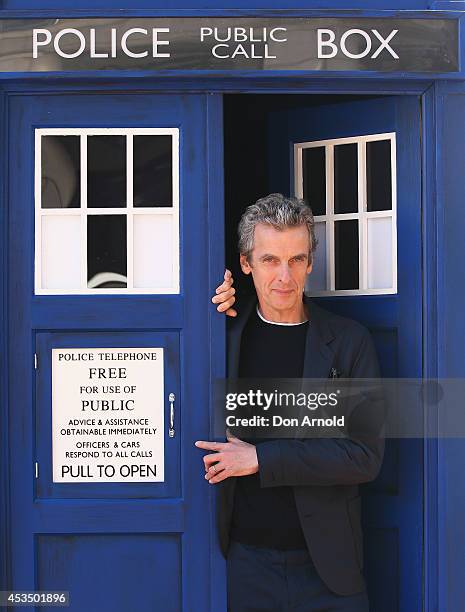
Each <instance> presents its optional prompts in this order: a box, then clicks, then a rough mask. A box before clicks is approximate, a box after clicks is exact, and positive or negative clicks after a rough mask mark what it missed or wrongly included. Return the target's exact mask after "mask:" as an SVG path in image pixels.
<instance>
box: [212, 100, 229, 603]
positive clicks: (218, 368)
mask: <svg viewBox="0 0 465 612" xmlns="http://www.w3.org/2000/svg"><path fill="white" fill-rule="evenodd" d="M207 106H208V141H207V146H208V157H209V159H210V160H212V163H210V164H209V165H208V170H207V171H208V231H209V234H210V236H211V238H210V240H209V247H210V250H209V292H208V294H209V295H214V293H215V289H216V287H217V286H218V285H219V284H220V280H219V279H221V278H222V277H223V274H224V267H225V266H224V261H225V252H224V167H223V163H222V160H223V156H224V141H223V97H222V96H221V95H217V94H210V95H209V96H208V97H207ZM209 319H210V328H209V344H210V347H211V351H210V405H211V406H213V389H214V385H213V384H212V383H213V381H214V380H215V379H219V378H225V377H226V321H225V317H224V315H223V314H220V313H218V312H217V311H216V307H215V306H213V305H211V306H210V308H209ZM209 433H210V437H209V439H210V440H213V439H214V435H213V412H212V413H211V417H210V431H209ZM212 488H214V487H212ZM210 493H211V494H212V495H211V503H210V516H211V518H212V520H211V523H210V540H211V542H214V543H215V545H214V546H212V547H211V549H210V569H209V575H210V579H211V584H212V585H215V586H214V588H212V589H211V597H210V602H211V603H210V606H211V610H218V611H222V610H225V606H226V563H225V560H224V557H223V555H222V553H221V551H220V548H219V541H218V529H217V524H216V496H215V495H214V494H215V493H216V491H211V492H210Z"/></svg>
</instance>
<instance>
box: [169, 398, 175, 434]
mask: <svg viewBox="0 0 465 612" xmlns="http://www.w3.org/2000/svg"><path fill="white" fill-rule="evenodd" d="M175 399H176V396H175V394H174V393H170V394H169V396H168V401H169V403H170V428H169V431H168V435H169V437H170V438H174V400H175Z"/></svg>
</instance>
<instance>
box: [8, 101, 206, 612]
mask: <svg viewBox="0 0 465 612" xmlns="http://www.w3.org/2000/svg"><path fill="white" fill-rule="evenodd" d="M9 133H10V139H9V330H10V337H9V347H10V349H9V351H10V352H9V367H10V370H9V371H10V374H9V397H10V406H9V448H10V461H9V488H10V495H11V514H10V557H9V564H10V573H11V587H12V588H14V589H17V590H18V589H23V590H24V589H26V590H33V589H36V590H49V591H50V590H59V591H69V595H70V609H71V610H76V611H78V612H81V611H82V610H87V611H89V612H90V611H95V612H103V611H105V610H108V611H110V610H111V611H112V612H117V611H121V612H127V610H138V611H140V612H142V611H144V610H145V611H147V612H148V611H150V612H152V611H153V610H164V611H179V610H209V609H210V605H211V604H210V601H214V600H215V592H214V590H215V585H212V584H210V581H209V575H210V572H209V567H210V550H211V549H212V544H211V542H210V533H213V532H212V531H211V524H210V522H211V513H210V511H209V503H210V502H209V498H208V493H209V491H208V490H207V488H206V486H205V481H204V478H203V473H202V471H203V470H202V463H201V458H200V455H199V452H198V450H197V449H196V448H195V447H194V444H193V443H194V441H195V440H196V439H203V438H205V437H206V436H208V433H207V432H208V388H209V387H208V385H209V359H210V355H209V347H208V343H207V342H205V338H206V337H208V324H209V323H208V311H209V298H208V295H209V291H208V277H207V273H208V265H207V262H208V240H209V236H208V233H207V223H206V214H207V204H208V189H207V166H208V159H207V157H208V151H207V149H208V147H207V142H208V139H207V101H206V97H205V96H201V95H183V96H176V95H154V94H121V95H120V94H112V95H55V96H51V95H34V96H28V95H21V96H17V97H14V98H12V101H11V108H10V132H9ZM194 271H195V274H194ZM216 276H217V274H216Z"/></svg>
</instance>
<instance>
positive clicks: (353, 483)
mask: <svg viewBox="0 0 465 612" xmlns="http://www.w3.org/2000/svg"><path fill="white" fill-rule="evenodd" d="M304 300H305V303H306V304H307V305H308V309H309V321H310V323H309V327H308V332H307V339H306V348H305V358H304V374H303V375H304V378H327V377H329V376H330V371H331V369H332V368H336V370H337V373H338V375H339V376H340V377H343V378H377V377H378V376H379V368H378V361H377V357H376V353H375V349H374V346H373V342H372V339H371V336H370V334H369V332H368V331H367V330H366V329H365V328H364V327H363V326H362V325H360V324H359V323H357V322H356V321H353V320H351V319H346V318H344V317H340V316H337V315H334V314H332V313H330V312H328V311H326V310H324V309H322V308H321V307H319V306H317V305H316V304H315V303H313V302H311V301H310V300H309V299H308V298H306V297H305V298H304ZM256 303H257V302H256V298H254V299H250V300H247V301H246V302H245V303H241V304H240V305H239V306H238V316H237V317H236V318H234V319H232V320H231V321H230V322H228V324H229V325H230V327H229V329H228V376H229V378H237V376H238V368H239V351H240V344H241V335H242V331H243V329H244V326H245V324H246V322H247V320H248V318H249V316H250V313H251V312H252V309H253V308H255V306H256ZM383 452H384V440H383V439H382V437H378V436H373V437H363V439H353V438H351V439H347V438H312V439H305V440H302V439H300V440H299V439H280V440H270V441H267V442H263V443H261V444H259V445H257V456H258V463H259V477H260V484H261V486H262V487H275V486H281V485H287V486H292V488H293V490H294V495H295V501H296V506H297V512H298V515H299V518H300V522H301V525H302V529H303V532H304V535H305V540H306V543H307V547H308V550H309V552H310V555H311V557H312V560H313V562H314V564H315V567H316V569H317V571H318V573H319V575H320V577H321V578H322V580H323V581H324V582H325V583H326V585H327V586H328V587H329V588H330V589H331V590H332V591H334V592H335V593H338V594H340V595H350V594H353V593H356V592H359V591H361V590H362V589H363V587H364V580H363V576H362V567H363V543H362V529H361V522H360V513H361V512H360V511H361V507H360V495H359V491H358V485H359V484H360V483H363V482H368V481H370V480H373V479H374V478H375V477H376V476H377V474H378V472H379V469H380V467H381V462H382V458H383ZM235 483H236V478H227V479H226V480H224V481H222V482H221V483H220V484H219V485H218V487H219V499H218V502H219V503H218V505H217V508H218V526H219V539H220V546H221V550H222V552H223V554H224V555H225V556H226V555H227V551H228V547H229V529H230V523H231V515H232V510H233V501H234V487H235Z"/></svg>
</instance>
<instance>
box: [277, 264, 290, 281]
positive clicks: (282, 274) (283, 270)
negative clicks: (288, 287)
mask: <svg viewBox="0 0 465 612" xmlns="http://www.w3.org/2000/svg"><path fill="white" fill-rule="evenodd" d="M290 278H291V274H290V271H289V266H288V264H287V262H286V263H283V264H281V266H280V268H279V273H278V280H279V281H280V282H281V283H283V284H285V283H288V282H289V280H290Z"/></svg>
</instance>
